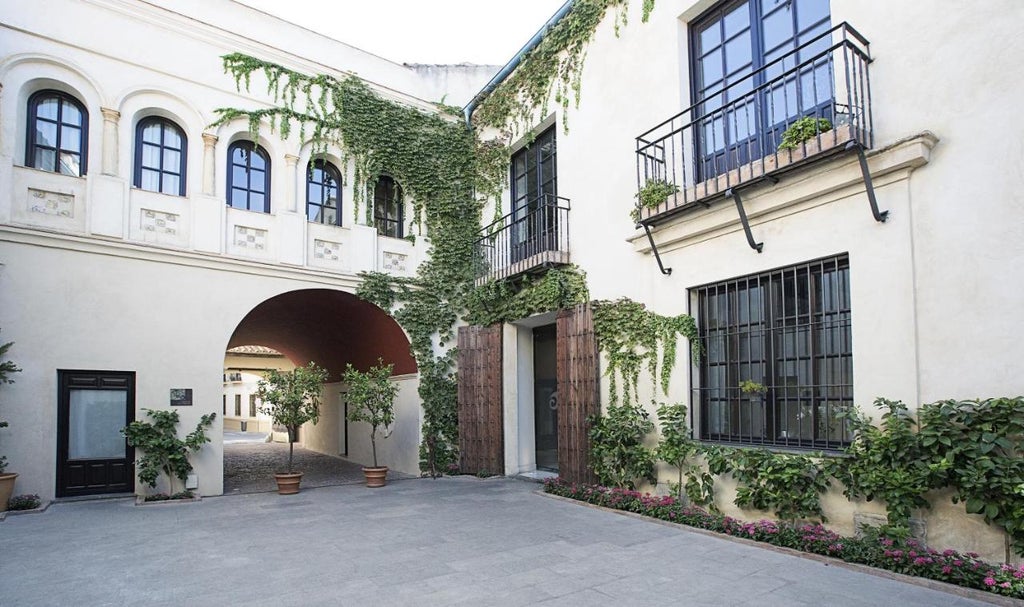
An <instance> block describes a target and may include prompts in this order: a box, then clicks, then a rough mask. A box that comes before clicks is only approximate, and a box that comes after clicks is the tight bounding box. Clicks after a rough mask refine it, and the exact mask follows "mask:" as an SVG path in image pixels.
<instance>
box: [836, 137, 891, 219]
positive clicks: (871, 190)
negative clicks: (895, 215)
mask: <svg viewBox="0 0 1024 607" xmlns="http://www.w3.org/2000/svg"><path fill="white" fill-rule="evenodd" d="M846 150H847V151H850V150H853V151H855V152H857V160H858V161H860V172H861V174H863V175H864V190H865V191H866V192H867V194H868V203H869V204H870V205H871V214H872V215H874V216H875V221H877V222H878V223H885V220H886V219H889V211H879V210H878V199H877V198H875V186H874V185H873V184H872V183H871V171H869V170H868V159H867V157H866V156H865V155H864V146H863V145H861V144H860V142H859V141H851V142H849V143H847V144H846Z"/></svg>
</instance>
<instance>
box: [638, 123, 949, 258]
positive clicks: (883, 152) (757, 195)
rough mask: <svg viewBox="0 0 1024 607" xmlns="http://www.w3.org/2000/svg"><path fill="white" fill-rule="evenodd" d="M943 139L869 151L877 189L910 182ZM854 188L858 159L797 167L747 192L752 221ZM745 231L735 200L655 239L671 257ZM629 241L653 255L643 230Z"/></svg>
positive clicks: (929, 137)
mask: <svg viewBox="0 0 1024 607" xmlns="http://www.w3.org/2000/svg"><path fill="white" fill-rule="evenodd" d="M938 141H939V139H938V137H936V136H935V135H934V134H933V133H931V132H930V131H923V132H921V133H918V134H916V135H912V136H910V137H906V138H903V139H900V140H898V141H895V142H893V143H891V144H889V145H886V146H885V147H882V148H879V149H877V150H872V151H869V152H868V166H869V168H870V170H871V177H872V180H873V181H874V185H875V187H876V188H878V187H881V186H884V185H886V184H889V183H893V182H895V181H899V180H902V179H906V178H907V177H908V176H909V175H910V173H911V172H912V171H913V170H914V169H916V168H918V167H921V166H924V165H926V164H928V162H929V159H930V157H931V150H932V148H933V147H935V144H936V143H938ZM851 188H855V190H854V191H860V192H863V191H864V179H863V176H862V174H861V171H860V166H859V164H858V161H857V157H856V156H855V155H853V154H842V155H838V156H832V157H830V158H828V159H826V160H823V161H821V162H817V163H812V164H808V165H806V166H803V167H800V168H798V169H794V170H793V171H791V172H790V173H788V174H787V175H786V176H784V177H783V178H782V180H781V181H780V182H779V183H778V184H771V183H761V184H758V185H754V186H750V187H749V188H744V189H743V203H744V206H745V207H746V212H747V216H748V217H749V219H750V220H751V223H755V224H756V223H757V221H756V220H757V219H761V220H762V221H767V220H771V219H774V218H776V217H778V216H781V215H783V214H790V213H796V212H799V211H804V210H807V209H811V208H814V207H817V206H821V205H824V204H828V203H830V202H833V201H835V200H838V199H840V198H843V197H846V196H849V195H850V193H851V190H850V189H851ZM865 204H866V203H865ZM783 211H784V213H782V212H783ZM741 229H742V227H741V224H740V219H739V215H738V214H737V212H736V208H735V206H734V205H733V204H732V202H731V201H730V200H729V199H726V198H720V199H718V202H715V203H712V205H711V207H710V208H708V209H704V208H699V209H694V210H693V211H692V212H689V213H682V214H680V215H677V216H676V217H674V218H671V219H669V220H667V221H665V222H664V223H662V224H660V225H658V226H657V227H652V229H651V235H652V236H653V237H654V241H655V244H656V245H657V247H658V248H659V250H660V251H661V253H665V252H666V251H671V250H675V249H681V248H685V247H688V246H692V245H695V244H699V243H701V242H703V241H705V240H709V239H711V238H715V237H718V236H722V235H724V234H728V233H732V232H736V231H739V230H741ZM627 240H628V241H629V242H630V243H631V244H632V245H633V250H634V251H636V252H638V253H646V254H650V253H651V251H652V247H651V243H650V242H649V240H648V239H647V235H646V234H645V233H644V232H643V231H640V230H637V231H636V232H635V233H634V234H633V235H632V236H630V237H629V238H628V239H627Z"/></svg>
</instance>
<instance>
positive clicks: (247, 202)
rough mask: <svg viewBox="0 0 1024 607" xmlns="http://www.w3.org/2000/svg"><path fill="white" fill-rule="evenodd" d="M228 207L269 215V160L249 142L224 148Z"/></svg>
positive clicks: (237, 143)
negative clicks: (226, 152) (225, 151)
mask: <svg viewBox="0 0 1024 607" xmlns="http://www.w3.org/2000/svg"><path fill="white" fill-rule="evenodd" d="M228 206H229V207H234V208H236V209H246V210H249V211H260V212H262V213H269V212H270V157H269V156H268V155H267V152H266V150H264V149H263V148H261V147H260V146H258V145H256V144H254V143H253V142H251V141H237V142H235V143H232V144H231V147H229V148H228Z"/></svg>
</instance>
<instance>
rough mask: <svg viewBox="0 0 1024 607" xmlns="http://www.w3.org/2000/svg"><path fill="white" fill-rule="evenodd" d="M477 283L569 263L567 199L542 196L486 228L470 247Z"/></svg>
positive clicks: (547, 195)
mask: <svg viewBox="0 0 1024 607" xmlns="http://www.w3.org/2000/svg"><path fill="white" fill-rule="evenodd" d="M473 247H474V254H475V259H476V282H477V284H478V285H479V284H483V283H484V282H487V281H489V280H503V279H508V278H515V277H517V276H520V275H524V274H529V273H532V272H537V271H539V270H542V269H545V268H550V267H554V266H561V265H567V264H568V263H569V199H568V198H561V197H559V196H553V195H550V194H544V195H542V196H539V197H537V198H535V199H533V200H532V201H530V202H529V203H528V204H527V205H525V206H523V207H522V208H519V209H517V210H515V211H513V212H511V213H509V214H508V215H505V216H504V217H502V218H501V219H499V220H497V221H495V222H493V223H491V224H490V225H488V226H485V227H484V228H483V229H482V230H481V231H480V237H479V238H478V239H477V240H476V242H475V243H474V245H473Z"/></svg>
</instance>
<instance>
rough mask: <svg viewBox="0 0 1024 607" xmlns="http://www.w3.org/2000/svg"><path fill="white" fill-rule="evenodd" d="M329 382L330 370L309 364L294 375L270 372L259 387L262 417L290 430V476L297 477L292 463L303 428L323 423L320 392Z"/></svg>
mask: <svg viewBox="0 0 1024 607" xmlns="http://www.w3.org/2000/svg"><path fill="white" fill-rule="evenodd" d="M325 381H327V370H326V369H323V368H321V367H318V366H317V364H316V363H315V362H313V361H310V362H309V364H308V365H306V366H305V367H296V368H294V369H292V370H291V371H278V370H277V369H271V370H269V371H267V374H266V377H265V378H264V379H261V380H260V381H259V383H257V384H256V396H257V397H258V398H259V399H260V400H261V401H263V405H262V406H260V413H263V414H264V415H269V416H270V417H271V419H273V421H274V423H275V424H277V425H280V426H284V427H285V428H287V429H288V473H289V474H292V473H294V469H293V468H292V460H293V455H294V451H295V439H296V437H297V436H298V433H299V427H300V426H301V425H302V424H305V423H307V422H311V423H313V424H315V423H317V422H318V421H320V391H321V389H322V388H323V384H324V382H325Z"/></svg>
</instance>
